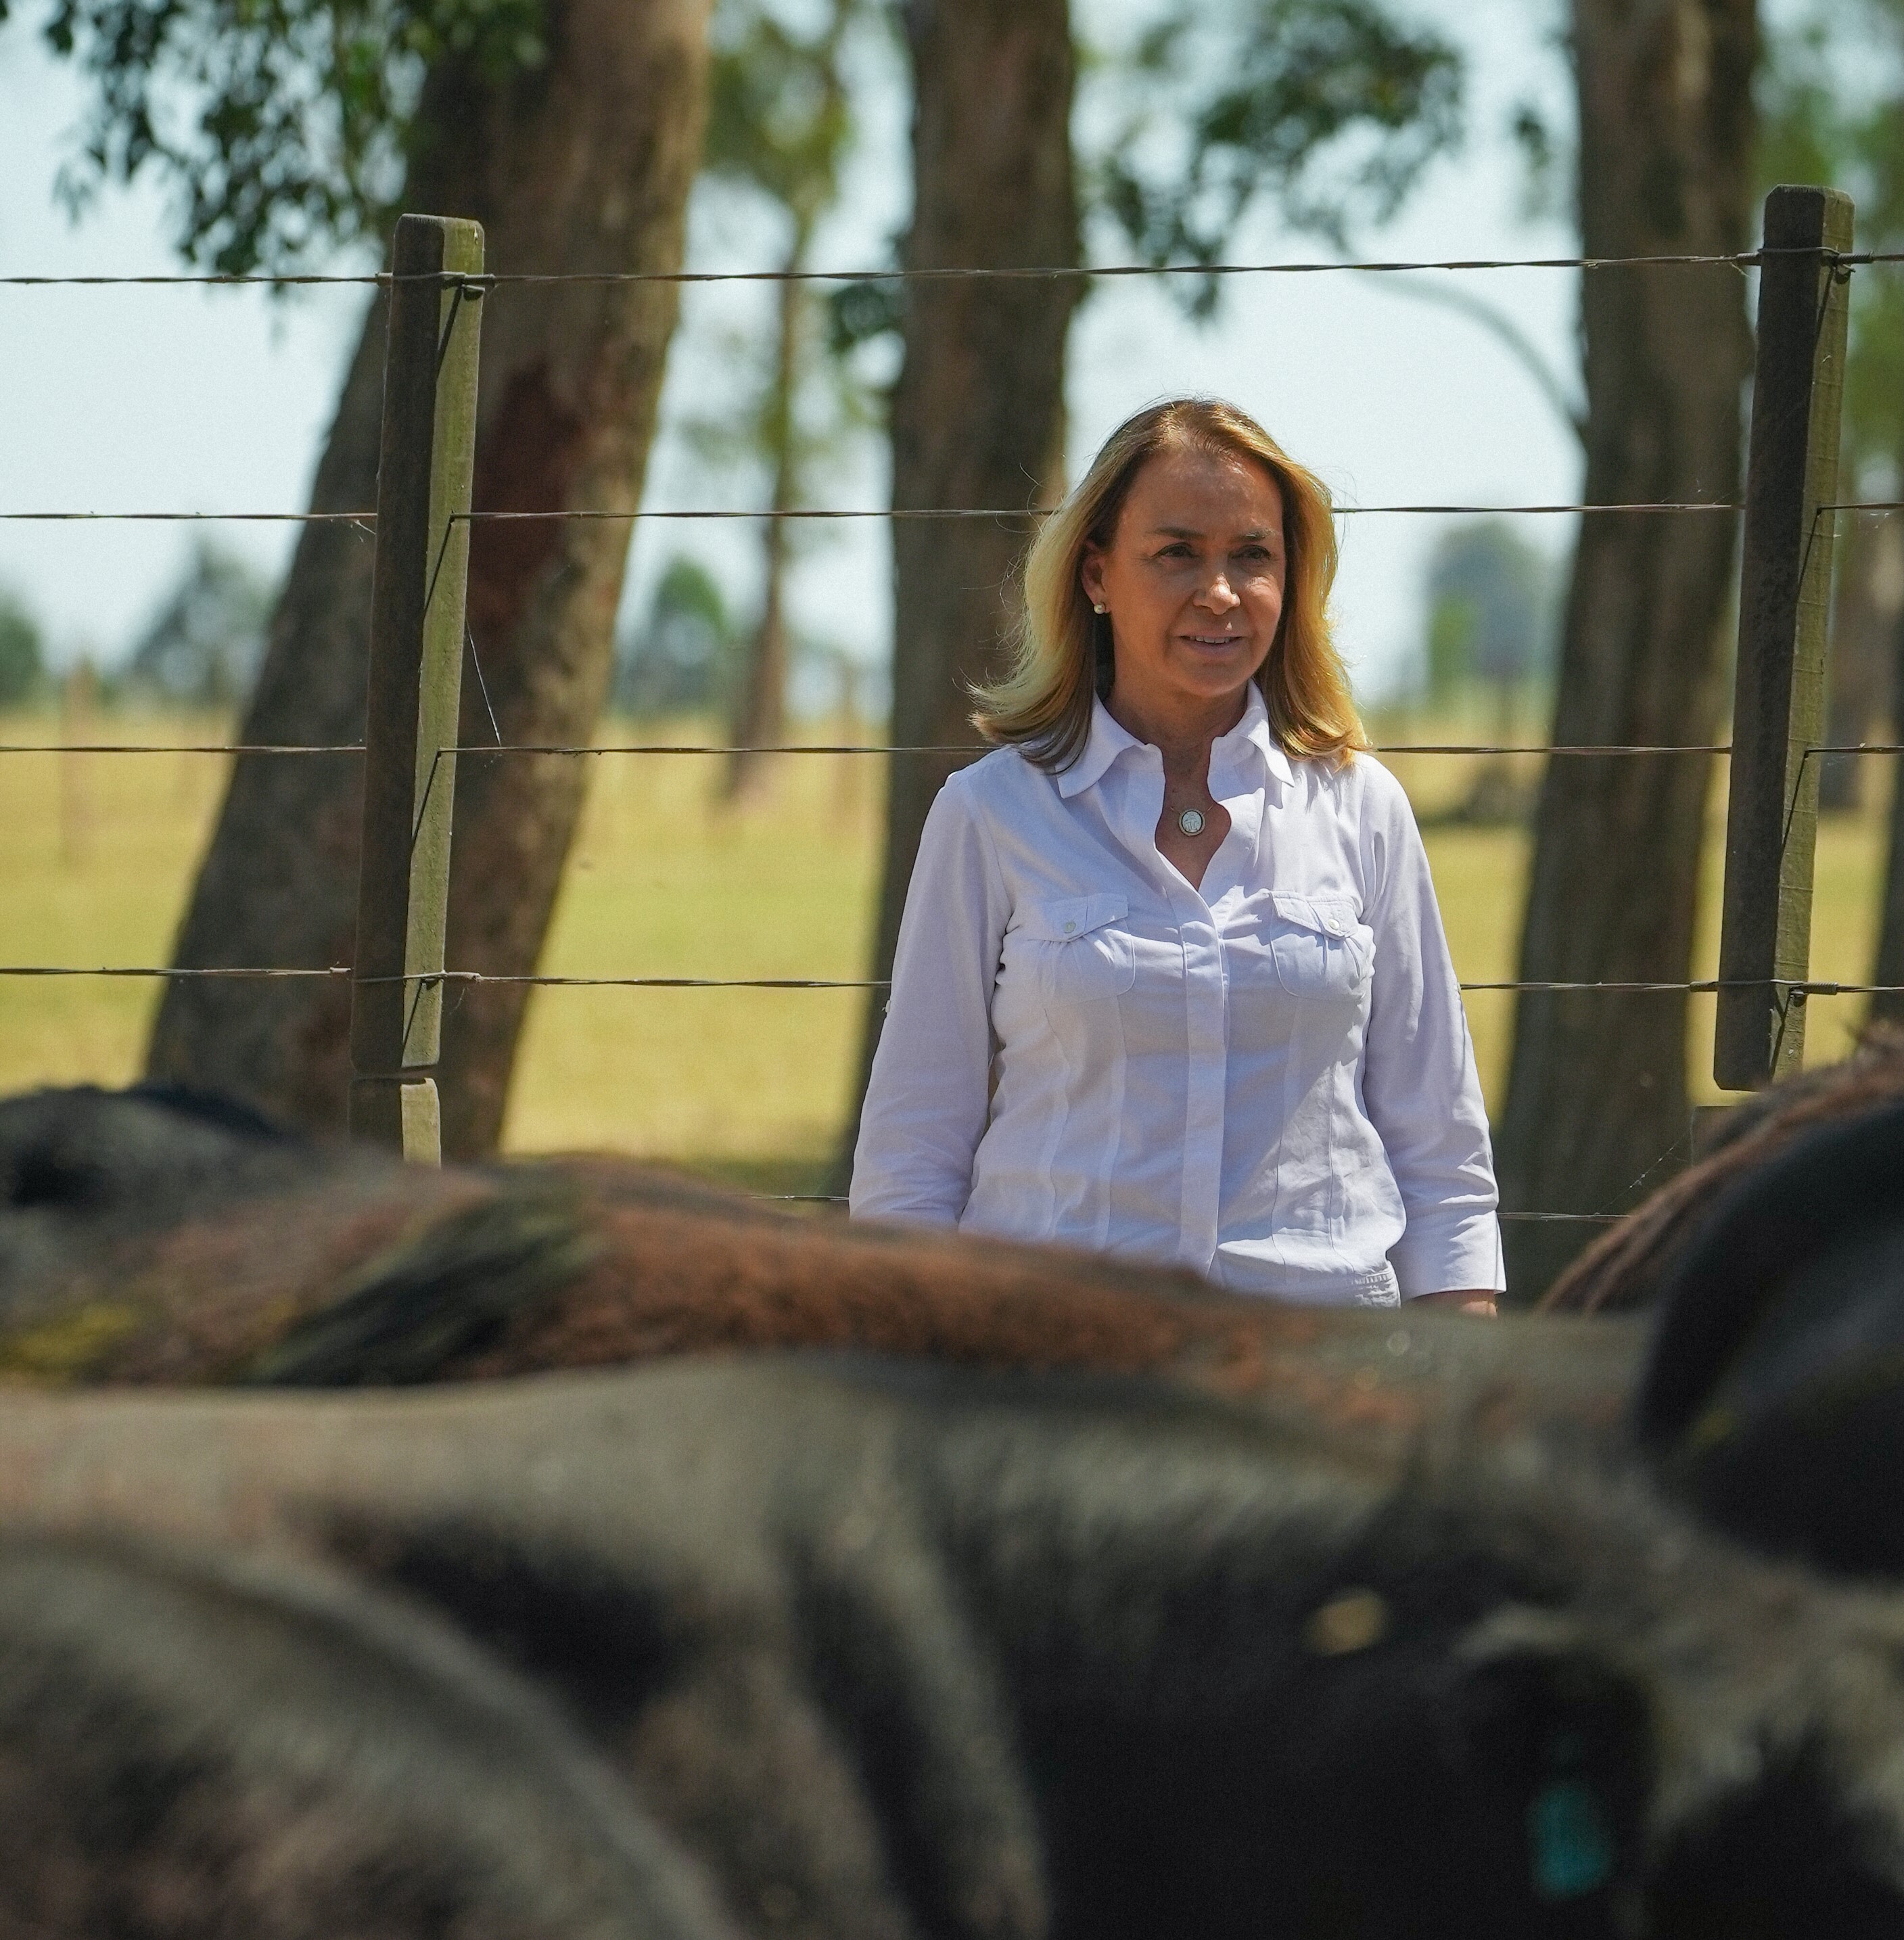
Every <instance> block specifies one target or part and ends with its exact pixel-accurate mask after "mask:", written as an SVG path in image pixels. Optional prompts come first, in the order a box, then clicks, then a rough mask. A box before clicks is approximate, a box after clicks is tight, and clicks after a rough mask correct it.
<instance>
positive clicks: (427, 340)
mask: <svg viewBox="0 0 1904 1940" xmlns="http://www.w3.org/2000/svg"><path fill="white" fill-rule="evenodd" d="M392 270H393V276H392V281H391V285H390V322H389V339H388V345H387V348H386V351H385V353H384V363H383V444H382V447H381V450H380V453H379V457H378V465H377V570H376V578H375V581H374V589H373V591H372V594H371V660H370V688H369V697H368V704H367V706H366V708H365V721H364V822H363V853H362V864H361V868H360V874H359V877H358V889H357V953H356V962H355V969H354V972H353V979H354V981H353V983H352V991H351V1012H350V1060H351V1068H352V1078H351V1084H350V1129H351V1132H352V1136H355V1137H358V1138H365V1139H374V1140H376V1141H377V1142H379V1143H380V1144H383V1145H392V1146H395V1147H396V1148H398V1150H400V1151H401V1152H402V1153H403V1155H404V1157H405V1158H411V1159H420V1160H423V1161H426V1163H429V1164H437V1163H438V1162H440V1161H441V1157H442V1136H441V1121H440V1117H439V1113H438V1101H437V1094H436V1080H435V1075H434V1072H435V1064H436V1060H437V1052H438V1043H439V1042H440V1039H441V1029H442V1020H443V985H442V983H441V979H440V977H439V976H438V974H437V973H440V972H441V970H442V968H443V967H444V965H443V935H444V923H445V919H446V917H447V909H448V898H449V887H450V810H451V809H452V807H453V804H454V802H455V798H456V757H455V756H454V755H452V754H445V753H444V752H443V751H444V749H451V748H453V747H454V746H456V709H457V703H458V701H459V698H460V696H461V691H462V651H463V600H464V593H465V581H466V580H467V578H468V566H469V526H468V518H467V514H468V511H469V499H470V483H471V475H472V474H473V472H474V466H475V453H476V367H477V351H478V342H479V337H480V326H481V317H482V305H481V301H480V300H479V299H480V297H481V294H482V285H481V284H480V283H478V284H476V285H471V283H470V282H469V281H468V279H469V278H471V277H480V276H481V274H482V271H483V231H482V228H481V225H480V224H477V223H474V222H465V221H459V220H456V219H453V218H444V217H438V216H425V215H406V216H404V217H403V218H401V220H400V221H398V224H397V235H396V247H395V252H394V254H393V256H392Z"/></svg>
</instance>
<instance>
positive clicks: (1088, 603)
mask: <svg viewBox="0 0 1904 1940" xmlns="http://www.w3.org/2000/svg"><path fill="white" fill-rule="evenodd" d="M1335 563H1336V548H1335V528H1334V523H1333V520H1332V516H1331V508H1330V505H1329V495H1328V493H1327V491H1326V488H1325V487H1323V485H1322V484H1321V483H1320V481H1319V480H1317V479H1316V478H1315V477H1314V476H1312V475H1311V474H1310V473H1309V472H1307V471H1305V470H1304V469H1303V468H1302V467H1301V466H1300V465H1297V464H1295V462H1292V460H1291V459H1289V457H1287V456H1286V455H1285V454H1284V453H1283V451H1282V450H1281V449H1280V447H1278V446H1277V444H1275V442H1274V441H1273V440H1272V439H1271V438H1270V436H1269V435H1268V433H1267V432H1265V431H1264V430H1263V429H1262V427H1261V426H1259V425H1257V424H1256V422H1254V421H1253V419H1250V418H1249V417H1248V416H1246V415H1245V414H1244V413H1242V412H1241V411H1239V410H1236V409H1235V408H1234V407H1232V406H1230V405H1228V404H1221V403H1216V402H1211V401H1204V400H1201V399H1189V398H1181V399H1177V400H1175V401H1172V402H1170V403H1167V404H1158V405H1155V406H1153V407H1152V408H1151V409H1149V410H1146V411H1143V412H1140V413H1138V415H1137V416H1135V417H1134V418H1132V419H1130V421H1129V422H1127V424H1125V425H1124V426H1122V427H1121V429H1119V430H1118V431H1117V432H1115V433H1114V434H1113V435H1112V438H1111V439H1110V441H1109V443H1107V444H1106V446H1105V447H1104V448H1103V450H1102V451H1101V452H1100V453H1099V454H1098V456H1097V460H1096V462H1094V464H1093V465H1092V466H1091V471H1090V473H1089V474H1088V476H1087V477H1085V480H1084V481H1083V483H1082V484H1080V485H1079V487H1078V488H1077V490H1076V491H1075V492H1074V493H1073V494H1072V495H1071V496H1070V497H1069V499H1067V500H1066V502H1065V503H1064V505H1063V506H1062V507H1060V508H1059V510H1058V511H1057V512H1056V513H1054V514H1053V515H1052V517H1051V518H1050V519H1049V520H1047V521H1046V523H1045V527H1044V529H1043V531H1042V533H1041V534H1040V535H1039V538H1038V541H1037V542H1036V544H1035V545H1034V546H1033V548H1032V551H1031V554H1030V559H1029V560H1028V561H1027V566H1026V571H1025V613H1024V624H1023V629H1022V633H1021V642H1020V645H1019V648H1018V655H1017V659H1016V661H1015V665H1014V666H1013V667H1012V670H1011V671H1010V673H1008V675H1007V676H1006V677H1005V679H1003V680H1002V681H1001V682H999V684H998V685H996V686H995V687H993V688H989V689H987V690H985V691H983V692H982V693H981V694H979V695H978V703H979V707H978V712H977V713H976V714H975V715H974V716H973V719H974V721H975V724H976V725H977V726H978V728H979V730H980V731H981V733H982V734H984V735H985V736H986V737H987V739H989V740H993V741H996V742H998V743H1002V746H1000V747H999V749H997V751H996V752H994V753H993V754H990V755H987V756H986V757H985V758H984V760H982V761H978V762H977V763H975V764H974V765H973V766H972V767H969V768H967V769H966V770H963V772H961V773H957V774H955V775H954V776H952V778H951V779H950V780H949V781H948V782H947V783H946V785H945V786H944V789H942V790H941V792H940V795H939V797H938V801H936V802H935V804H934V805H933V807H932V813H931V815H930V816H929V817H928V818H927V820H926V828H925V832H924V834H923V836H922V837H921V838H920V847H919V859H918V862H917V865H916V867H915V868H914V873H913V878H912V886H911V890H910V891H909V892H908V896H907V898H906V908H905V921H904V923H903V924H902V927H901V929H900V932H899V952H898V958H897V961H896V964H895V965H894V968H893V996H892V1002H891V1003H890V1005H889V1007H888V1011H887V1014H886V1026H885V1029H884V1031H883V1033H882V1035H881V1037H880V1045H879V1051H878V1054H877V1057H875V1059H874V1063H873V1070H872V1076H871V1082H870V1084H869V1085H868V1090H867V1094H866V1103H865V1112H864V1114H863V1115H862V1121H861V1126H860V1134H859V1147H858V1150H857V1151H856V1155H855V1158H854V1164H853V1199H852V1204H853V1213H854V1216H856V1217H879V1218H889V1219H908V1220H913V1221H917V1222H923V1223H927V1224H932V1225H946V1226H952V1225H957V1226H958V1227H960V1228H963V1229H964V1230H965V1231H969V1232H981V1233H993V1234H1003V1235H1007V1236H1009V1237H1013V1238H1017V1239H1024V1240H1055V1241H1057V1242H1060V1243H1064V1244H1068V1245H1073V1246H1085V1247H1093V1248H1097V1249H1106V1250H1109V1251H1111V1252H1117V1253H1124V1254H1134V1255H1142V1256H1148V1257H1151V1258H1158V1259H1160V1260H1172V1261H1179V1262H1182V1263H1183V1264H1188V1265H1190V1266H1192V1267H1196V1268H1198V1270H1201V1271H1202V1272H1204V1273H1206V1274H1210V1276H1211V1277H1213V1278H1214V1279H1216V1280H1218V1281H1219V1282H1220V1283H1222V1284H1223V1285H1225V1286H1228V1287H1231V1288H1234V1289H1239V1290H1242V1291H1246V1292H1260V1293H1265V1294H1274V1295H1280V1296H1281V1297H1283V1298H1286V1299H1292V1300H1301V1301H1329V1302H1335V1303H1339V1304H1359V1305H1368V1306H1392V1305H1393V1304H1396V1301H1398V1300H1414V1299H1424V1300H1433V1301H1440V1302H1443V1303H1445V1304H1451V1305H1454V1306H1456V1307H1461V1308H1463V1309H1465V1310H1469V1311H1477V1312H1484V1313H1491V1312H1492V1311H1493V1310H1494V1296H1495V1295H1496V1293H1497V1292H1498V1291H1499V1290H1500V1289H1501V1288H1502V1286H1503V1284H1504V1281H1503V1274H1502V1266H1501V1249H1500V1229H1499V1227H1498V1225H1497V1222H1496V1219H1495V1213H1494V1208H1495V1204H1496V1195H1495V1191H1494V1169H1493V1162H1492V1159H1491V1155H1490V1152H1489V1149H1488V1142H1487V1116H1486V1113H1485V1111H1484V1109H1483V1106H1482V1103H1481V1088H1480V1085H1479V1084H1478V1081H1477V1080H1476V1078H1475V1066H1474V1055H1473V1051H1472V1047H1471V1045H1470V1044H1469V1038H1468V1031H1467V1022H1466V1017H1465V1016H1464V1015H1463V1011H1462V1008H1461V999H1460V990H1459V987H1458V986H1457V984H1456V982H1455V978H1454V968H1453V966H1452V965H1451V963H1450V962H1449V960H1448V944H1447V941H1446V939H1445V936H1444V935H1443V933H1442V924H1441V917H1440V913H1439V911H1438V910H1437V909H1436V905H1435V896H1434V888H1433V883H1432V882H1431V881H1430V877H1429V873H1428V862H1427V858H1426V855H1425V854H1424V853H1423V850H1422V846H1421V839H1420V835H1419V834H1417V831H1416V829H1415V825H1414V817H1413V816H1412V814H1411V813H1410V811H1409V808H1408V799H1407V798H1406V797H1405V795H1403V793H1402V789H1401V787H1400V785H1399V784H1398V783H1397V782H1396V781H1395V780H1394V779H1393V777H1392V776H1390V774H1389V773H1387V770H1385V769H1384V768H1383V767H1381V765H1380V764H1378V763H1377V762H1376V761H1375V760H1373V759H1372V758H1371V757H1370V756H1369V755H1367V754H1366V753H1365V752H1359V750H1361V749H1364V748H1365V746H1366V743H1365V740H1364V739H1363V737H1362V729H1361V726H1360V724H1359V721H1357V719H1356V713H1355V709H1354V706H1353V703H1352V702H1351V700H1350V696H1349V691H1348V683H1347V677H1346V676H1345V675H1344V671H1343V669H1342V665H1341V661H1340V660H1338V657H1337V656H1336V654H1335V649H1334V648H1333V646H1332V644H1331V642H1330V639H1329V624H1328V619H1327V613H1326V609H1327V604H1328V599H1329V590H1330V587H1331V584H1332V581H1333V580H1334V578H1335Z"/></svg>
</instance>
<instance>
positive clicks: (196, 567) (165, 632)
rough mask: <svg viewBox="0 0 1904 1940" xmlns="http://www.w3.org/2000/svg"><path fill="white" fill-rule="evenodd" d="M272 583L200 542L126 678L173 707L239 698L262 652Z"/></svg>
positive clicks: (134, 653) (136, 648) (128, 666)
mask: <svg viewBox="0 0 1904 1940" xmlns="http://www.w3.org/2000/svg"><path fill="white" fill-rule="evenodd" d="M273 594H274V589H273V587H272V585H271V584H270V581H268V580H267V579H266V578H264V576H263V575H261V574H260V573H259V572H258V571H257V569H255V567H253V566H252V565H251V564H250V563H249V561H247V560H243V559H240V558H239V557H237V556H236V554H232V553H229V552H226V551H224V550H222V549H221V548H219V547H218V546H216V545H212V544H200V545H199V546H198V547H197V548H196V550H195V551H194V552H193V554H192V556H191V560H190V561H189V562H188V564H187V566H186V568H185V572H184V573H183V574H182V575H181V577H180V578H179V581H178V584H177V585H176V586H175V587H174V588H173V590H172V592H171V593H169V595H168V596H166V599H164V600H163V602H161V604H160V607H159V609H158V611H157V612H155V613H154V615H153V616H152V618H151V622H150V624H148V626H147V627H146V629H145V632H144V633H142V634H141V635H140V636H139V639H138V641H137V642H136V644H135V645H134V646H133V651H132V655H131V657H130V659H129V660H127V663H126V670H125V680H126V684H127V685H128V686H130V687H132V688H136V689H137V690H139V691H142V692H143V693H145V694H149V695H151V697H153V698H154V699H156V700H162V701H167V702H170V703H172V704H173V705H175V706H176V705H180V704H187V705H191V706H203V707H227V706H231V705H232V704H233V703H234V702H236V701H240V700H243V698H244V697H245V696H246V694H249V692H250V691H251V686H252V679H253V678H254V677H255V675H256V674H257V672H258V664H259V663H260V662H261V660H263V659H264V634H265V629H266V627H267V626H268V625H269V624H270V618H271V605H272V601H273Z"/></svg>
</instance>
